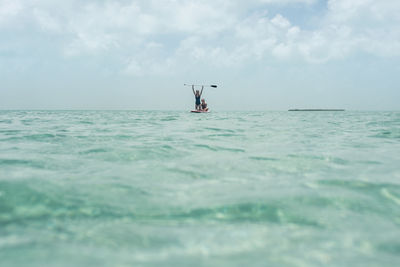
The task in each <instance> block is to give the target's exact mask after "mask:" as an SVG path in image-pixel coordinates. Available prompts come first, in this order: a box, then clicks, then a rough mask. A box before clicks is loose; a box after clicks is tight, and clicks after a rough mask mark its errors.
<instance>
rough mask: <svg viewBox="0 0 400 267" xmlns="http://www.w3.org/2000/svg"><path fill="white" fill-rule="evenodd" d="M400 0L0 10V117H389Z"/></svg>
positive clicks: (14, 3) (398, 58) (135, 1)
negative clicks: (195, 110)
mask: <svg viewBox="0 0 400 267" xmlns="http://www.w3.org/2000/svg"><path fill="white" fill-rule="evenodd" d="M399 25H400V1H399V0H380V1H376V0H351V1H350V0H247V1H244V0H240V1H239V0H85V1H82V0H79V1H78V0H65V1H54V0H0V109H176V110H186V109H190V108H192V106H193V104H194V103H193V102H194V100H193V95H191V91H190V88H187V87H183V84H184V83H205V84H218V85H219V87H218V89H208V90H206V91H205V97H206V99H207V100H208V102H209V104H210V106H211V108H213V109H214V110H226V109H234V110H241V109H245V110H286V109H288V108H346V109H350V110H376V109H378V110H399V109H400V101H399V100H400V75H399V74H400V64H399V63H400V26H399Z"/></svg>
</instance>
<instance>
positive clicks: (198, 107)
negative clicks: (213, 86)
mask: <svg viewBox="0 0 400 267" xmlns="http://www.w3.org/2000/svg"><path fill="white" fill-rule="evenodd" d="M203 89H204V86H202V87H201V92H200V91H199V90H196V92H195V91H194V85H192V91H193V94H194V97H195V98H196V103H195V109H196V110H201V101H200V99H201V95H202V94H203Z"/></svg>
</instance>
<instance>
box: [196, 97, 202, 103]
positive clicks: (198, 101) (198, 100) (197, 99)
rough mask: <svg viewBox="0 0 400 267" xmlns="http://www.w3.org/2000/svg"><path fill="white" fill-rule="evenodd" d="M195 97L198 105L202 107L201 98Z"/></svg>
mask: <svg viewBox="0 0 400 267" xmlns="http://www.w3.org/2000/svg"><path fill="white" fill-rule="evenodd" d="M195 97H196V105H200V104H201V102H200V97H201V96H195Z"/></svg>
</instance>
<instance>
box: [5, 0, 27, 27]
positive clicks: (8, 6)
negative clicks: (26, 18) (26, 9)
mask: <svg viewBox="0 0 400 267" xmlns="http://www.w3.org/2000/svg"><path fill="white" fill-rule="evenodd" d="M22 10H23V5H22V3H21V2H20V1H19V0H0V26H1V24H2V23H6V22H8V21H9V20H10V19H12V18H14V17H15V16H17V15H18V14H19V13H20V12H21V11H22Z"/></svg>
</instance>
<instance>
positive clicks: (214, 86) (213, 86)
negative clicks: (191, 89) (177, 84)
mask: <svg viewBox="0 0 400 267" xmlns="http://www.w3.org/2000/svg"><path fill="white" fill-rule="evenodd" d="M184 86H204V87H212V88H217V87H218V86H217V85H214V84H212V85H195V84H186V83H185V84H184Z"/></svg>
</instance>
